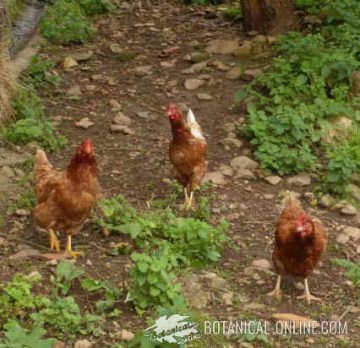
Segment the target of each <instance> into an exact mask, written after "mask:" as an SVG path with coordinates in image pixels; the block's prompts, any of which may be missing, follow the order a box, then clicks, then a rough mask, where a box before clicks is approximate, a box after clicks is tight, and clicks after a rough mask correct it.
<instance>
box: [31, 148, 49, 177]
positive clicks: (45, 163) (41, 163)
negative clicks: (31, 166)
mask: <svg viewBox="0 0 360 348" xmlns="http://www.w3.org/2000/svg"><path fill="white" fill-rule="evenodd" d="M50 170H52V165H51V164H50V162H49V160H48V158H47V156H46V153H45V152H44V151H43V150H37V151H36V155H35V173H36V175H37V176H38V175H42V174H44V173H46V172H48V171H50Z"/></svg>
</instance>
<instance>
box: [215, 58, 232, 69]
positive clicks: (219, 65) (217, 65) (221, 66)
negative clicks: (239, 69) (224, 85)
mask: <svg viewBox="0 0 360 348" xmlns="http://www.w3.org/2000/svg"><path fill="white" fill-rule="evenodd" d="M212 66H213V67H215V68H216V69H218V70H220V71H228V70H229V67H228V66H227V65H225V64H224V63H223V62H221V61H220V60H214V61H213V62H212Z"/></svg>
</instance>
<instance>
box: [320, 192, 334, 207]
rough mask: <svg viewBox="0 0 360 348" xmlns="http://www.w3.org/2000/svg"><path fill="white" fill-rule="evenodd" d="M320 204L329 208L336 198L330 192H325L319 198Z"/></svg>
mask: <svg viewBox="0 0 360 348" xmlns="http://www.w3.org/2000/svg"><path fill="white" fill-rule="evenodd" d="M319 203H320V205H321V206H322V207H324V208H330V207H332V206H333V205H335V203H336V199H335V198H334V197H333V196H331V195H330V194H326V195H324V196H322V197H321V198H320V202H319Z"/></svg>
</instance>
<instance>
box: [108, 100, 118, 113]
mask: <svg viewBox="0 0 360 348" xmlns="http://www.w3.org/2000/svg"><path fill="white" fill-rule="evenodd" d="M109 104H110V106H111V111H120V110H121V105H120V103H119V102H118V101H117V100H116V99H110V100H109Z"/></svg>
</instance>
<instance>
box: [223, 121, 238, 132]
mask: <svg viewBox="0 0 360 348" xmlns="http://www.w3.org/2000/svg"><path fill="white" fill-rule="evenodd" d="M222 129H223V130H224V132H226V133H228V132H234V131H235V130H236V126H235V124H234V123H225V124H224V125H223V127H222Z"/></svg>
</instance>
